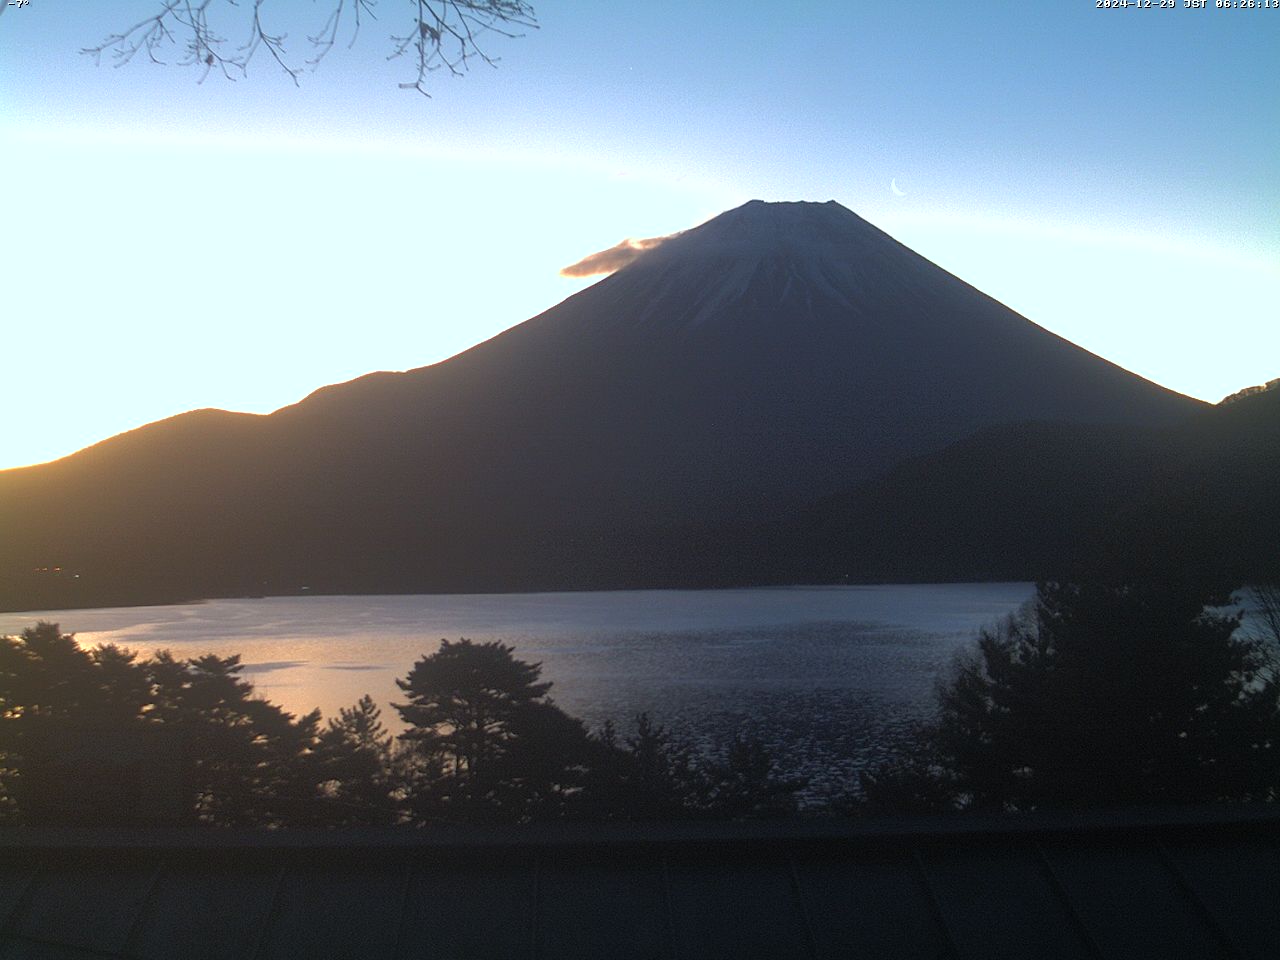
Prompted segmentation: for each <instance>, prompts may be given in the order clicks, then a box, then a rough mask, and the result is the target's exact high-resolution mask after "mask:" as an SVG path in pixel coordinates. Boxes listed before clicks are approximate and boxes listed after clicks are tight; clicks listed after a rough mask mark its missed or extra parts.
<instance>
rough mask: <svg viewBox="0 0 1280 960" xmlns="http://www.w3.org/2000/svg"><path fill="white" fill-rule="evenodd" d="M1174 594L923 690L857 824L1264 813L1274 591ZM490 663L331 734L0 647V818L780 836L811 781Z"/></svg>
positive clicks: (86, 665) (64, 656)
mask: <svg viewBox="0 0 1280 960" xmlns="http://www.w3.org/2000/svg"><path fill="white" fill-rule="evenodd" d="M1227 599H1228V597H1227V596H1226V595H1225V594H1223V593H1221V592H1215V591H1213V590H1209V589H1206V588H1204V587H1203V586H1202V585H1197V584H1192V583H1189V582H1185V581H1177V580H1172V581H1163V582H1154V581H1146V582H1137V583H1124V584H1110V585H1103V584H1080V583H1061V584H1042V585H1041V586H1040V587H1039V588H1038V592H1037V596H1036V599H1035V601H1034V602H1033V603H1032V604H1030V605H1028V606H1027V607H1026V608H1025V609H1024V610H1022V611H1021V612H1020V613H1018V614H1016V615H1014V616H1012V617H1009V618H1007V619H1006V620H1005V621H1003V622H1002V623H1001V624H999V625H997V626H995V627H993V628H990V629H987V630H984V631H983V632H982V634H981V635H980V637H979V638H978V640H977V643H976V645H975V646H974V648H973V649H972V650H971V651H969V652H968V653H967V655H966V656H964V657H963V658H962V659H960V660H959V661H958V662H957V664H956V666H955V669H954V671H953V675H952V676H951V677H950V678H949V680H947V681H946V682H944V683H942V684H940V686H939V688H938V695H937V714H936V717H935V719H934V721H933V722H932V723H931V724H930V725H928V727H927V728H925V729H924V730H922V731H921V732H920V735H919V737H918V738H917V740H916V741H915V742H914V743H912V744H909V745H906V746H904V747H903V748H902V749H901V750H900V751H899V753H898V756H897V759H895V760H893V761H892V762H890V763H887V764H884V765H882V766H880V767H879V768H877V769H875V770H873V771H870V772H867V773H865V774H864V775H863V776H862V778H861V783H860V784H859V788H858V789H857V790H851V798H850V800H849V801H848V802H847V804H844V805H843V806H844V807H847V808H848V809H849V810H851V811H852V812H854V813H856V814H863V815H865V814H867V813H875V812H894V813H902V812H943V811H957V810H988V811H1002V812H1016V811H1026V810H1043V809H1051V808H1081V807H1113V806H1122V805H1131V804H1141V805H1151V804H1189V803H1210V802H1273V801H1275V800H1277V799H1278V795H1280V661H1278V660H1277V645H1278V642H1280V592H1277V591H1276V590H1275V589H1274V588H1271V589H1264V590H1261V591H1258V592H1257V593H1256V606H1257V609H1258V618H1257V622H1258V624H1260V627H1259V628H1258V629H1255V630H1253V631H1246V630H1242V629H1240V626H1241V616H1240V614H1239V613H1231V612H1226V611H1224V610H1223V609H1221V608H1220V607H1215V605H1220V604H1222V603H1223V602H1225V601H1226V600H1227ZM540 672H541V671H540V667H539V665H538V664H533V663H527V662H525V661H522V660H519V659H517V658H516V657H515V655H514V651H513V650H512V648H510V647H508V646H506V645H504V644H501V643H473V642H472V641H469V640H465V639H464V640H459V641H457V642H450V641H447V640H445V641H442V642H441V644H440V647H439V648H438V649H437V650H436V651H435V652H434V653H431V654H429V655H426V656H423V657H422V658H421V659H419V660H418V662H417V663H415V664H414V665H413V668H412V669H411V670H410V672H409V673H408V675H407V676H406V677H405V678H404V679H402V680H400V681H398V683H399V686H400V689H401V691H402V692H403V694H404V702H403V703H396V704H394V707H395V709H396V710H397V711H398V713H399V715H400V718H401V720H402V721H403V723H404V732H403V733H400V734H399V735H398V736H393V735H392V733H391V732H390V731H389V730H388V729H387V728H386V726H385V725H384V724H383V722H382V717H381V712H380V710H379V708H378V707H377V705H376V704H374V702H373V701H372V700H371V699H370V698H369V697H367V696H366V697H364V698H362V699H361V700H360V701H359V702H358V703H356V704H354V705H353V706H351V707H349V708H346V709H343V710H341V711H340V712H339V714H338V716H337V717H334V718H332V719H330V720H329V721H328V722H327V723H324V722H323V721H322V718H321V716H320V714H319V712H318V711H314V712H312V713H309V714H307V715H305V716H302V717H295V716H293V715H291V714H289V713H287V712H285V711H284V710H282V709H281V708H280V707H278V706H276V705H274V704H272V703H270V702H268V701H267V700H264V699H261V698H258V697H256V696H255V695H254V692H253V687H252V685H251V684H249V683H248V682H247V681H245V680H244V679H242V678H241V676H240V673H241V664H240V662H239V658H237V657H228V658H220V657H216V656H211V655H210V656H204V657H197V658H193V659H189V660H178V659H176V658H174V657H173V656H171V655H170V654H168V653H159V654H157V655H155V656H152V657H149V658H145V659H140V658H139V657H137V656H136V655H135V654H133V653H131V652H129V651H126V650H122V649H120V648H118V647H114V646H99V647H96V648H93V649H83V648H81V647H80V646H78V645H77V644H76V643H75V641H74V639H73V638H72V637H70V636H67V635H63V634H62V633H61V632H60V631H59V630H58V628H57V626H56V625H53V624H48V623H41V624H38V625H37V626H35V627H32V628H30V629H27V630H24V631H23V632H22V634H21V635H20V636H18V637H4V638H0V819H3V820H6V821H9V822H12V823H23V824H85V825H95V824H152V823H171V824H209V825H220V826H268V827H280V826H393V825H405V824H431V823H522V822H529V821H538V820H566V819H570V820H572V819H577V820H591V821H605V820H623V821H648V820H672V819H687V818H719V819H731V818H740V819H749V818H769V817H786V816H793V815H795V814H796V813H797V812H798V804H797V796H798V793H799V791H800V790H801V789H803V787H804V782H803V781H801V780H798V779H793V778H788V777H785V776H783V775H781V774H780V772H779V769H778V766H777V764H776V763H775V760H774V758H773V757H772V756H770V754H769V753H768V751H766V750H765V748H764V747H763V746H762V745H761V744H760V743H759V742H758V741H755V740H735V741H734V742H733V743H731V744H727V745H726V748H725V749H724V751H723V753H722V755H721V756H720V757H718V758H708V757H706V756H704V755H701V754H699V753H697V752H695V751H693V750H692V749H691V748H690V747H689V746H688V745H687V743H688V740H687V738H683V737H681V736H679V735H678V733H675V732H672V731H670V730H668V729H666V728H664V727H662V726H660V725H658V724H656V723H654V722H653V721H652V720H651V719H650V718H649V717H648V716H646V715H641V716H640V717H639V718H637V721H636V723H635V726H634V730H633V731H632V732H631V733H630V734H626V735H624V734H621V733H619V731H618V730H617V729H616V728H615V727H614V725H613V724H611V723H607V724H605V726H604V727H603V729H601V730H598V731H595V732H591V731H588V730H587V728H586V727H585V726H584V725H583V723H582V722H581V721H580V720H578V719H576V718H574V717H572V716H570V715H569V714H567V713H565V712H564V711H563V710H562V709H561V708H560V707H559V706H557V705H556V703H555V702H554V701H553V700H552V699H551V698H550V697H549V695H548V694H549V691H550V688H551V684H550V683H548V682H546V681H543V680H541V679H540Z"/></svg>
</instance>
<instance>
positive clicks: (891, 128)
mask: <svg viewBox="0 0 1280 960" xmlns="http://www.w3.org/2000/svg"><path fill="white" fill-rule="evenodd" d="M214 2H215V3H219V2H222V0H214ZM329 2H330V0H318V2H314V3H313V2H303V0H268V2H267V3H266V4H265V5H264V11H265V12H266V14H267V15H268V16H273V15H274V16H276V17H277V18H278V20H277V21H276V22H278V23H279V24H280V28H281V29H283V30H286V31H287V32H288V33H289V40H288V43H289V47H290V49H291V50H292V52H293V55H294V58H295V59H296V60H299V61H301V60H303V59H305V58H306V57H307V56H309V51H308V49H307V44H306V41H305V39H304V37H305V35H306V34H307V33H308V32H314V31H315V30H316V29H317V28H318V27H319V26H320V25H321V24H322V23H323V20H324V16H325V7H326V4H327V3H329ZM1178 2H1179V7H1178V8H1177V9H1173V10H1163V9H1159V8H1158V7H1153V8H1149V9H1142V8H1136V7H1131V8H1129V9H1127V10H1125V9H1108V10H1103V9H1098V8H1097V7H1096V6H1095V3H1094V0H1040V2H1036V3H1027V2H1025V0H1022V2H1003V0H986V2H970V3H951V2H932V3H928V2H927V3H922V4H896V3H885V4H870V3H866V4H864V3H834V2H816V0H811V2H803V0H801V2H795V3H790V4H770V5H767V6H766V5H760V6H755V5H743V4H732V5H731V4H727V3H709V2H708V3H694V4H689V3H687V2H683V3H677V2H674V0H672V2H667V0H655V2H650V3H645V4H626V5H623V4H602V3H585V2H580V0H573V2H569V0H564V2H552V0H546V2H543V3H540V4H537V5H536V10H537V14H538V20H539V23H540V29H538V30H536V31H531V32H530V33H529V34H528V35H527V36H526V37H524V38H523V39H516V40H503V39H501V38H494V39H493V41H492V42H491V43H489V44H488V45H487V49H488V51H489V52H490V53H492V54H496V55H498V56H500V57H501V58H502V59H501V64H500V66H499V68H498V69H496V70H493V69H489V68H487V67H483V66H482V67H480V68H477V69H474V70H472V72H471V73H470V74H469V75H467V76H466V77H464V78H462V79H455V78H451V77H449V76H444V75H439V74H437V75H434V76H433V77H432V78H431V79H430V80H429V87H430V90H431V92H432V94H433V96H432V98H431V99H426V98H424V97H421V96H419V95H417V94H414V93H410V92H406V91H403V90H400V89H398V88H397V83H398V82H400V81H403V80H405V79H411V71H410V70H409V67H408V65H407V64H406V63H404V62H403V61H396V60H391V61H388V60H386V59H385V57H386V54H387V53H388V52H389V43H388V41H387V37H388V36H389V35H390V34H391V33H392V32H394V31H395V30H396V29H397V28H398V26H399V23H400V22H401V21H402V18H403V14H404V12H405V9H406V5H405V3H404V2H403V0H380V2H379V3H378V4H377V7H376V12H377V14H378V17H379V19H378V20H377V21H376V22H373V23H366V24H365V27H364V30H363V32H362V34H361V36H360V37H359V39H358V41H357V43H356V45H355V47H354V48H353V49H351V50H346V49H343V48H335V50H334V51H333V52H332V53H331V54H330V56H329V58H328V59H327V60H326V61H325V62H324V63H322V64H321V65H320V67H319V68H318V69H317V70H316V71H315V72H307V73H306V74H304V76H303V77H302V78H301V84H300V86H299V87H295V86H294V85H293V84H292V83H291V82H290V81H289V80H288V78H287V77H285V76H284V75H283V74H282V73H281V72H280V71H279V70H278V69H276V68H274V66H273V65H272V64H271V63H269V62H268V61H267V60H265V59H263V60H259V61H257V62H255V63H254V64H253V65H252V66H251V68H250V72H249V76H248V77H247V78H246V79H243V80H239V81H237V82H235V83H229V82H226V81H224V80H221V79H220V78H218V77H216V76H213V77H210V78H209V79H208V80H207V81H206V82H204V83H203V84H197V83H196V82H195V81H196V78H197V77H196V74H194V73H192V72H191V71H190V70H186V69H182V68H178V67H174V66H169V67H162V66H155V65H153V64H150V63H148V62H146V61H145V60H144V59H142V58H139V59H138V60H136V61H135V62H134V63H132V64H130V65H128V66H125V67H122V68H119V69H115V68H113V67H111V66H110V65H109V61H108V60H104V62H103V64H102V65H101V66H95V65H94V62H93V60H92V59H91V58H88V57H85V56H82V55H80V53H79V51H80V49H81V48H82V47H85V46H89V45H92V44H95V43H97V42H100V41H101V39H102V38H103V37H104V36H106V35H107V34H109V33H112V32H115V31H118V30H120V29H121V28H123V27H126V26H129V25H131V24H132V23H134V22H135V21H137V20H140V19H143V18H144V17H146V16H148V15H149V14H151V13H152V12H154V11H155V10H156V9H157V8H158V6H159V2H158V0H117V2H113V3H110V4H105V3H95V2H88V0H29V3H28V4H27V5H26V6H23V7H12V6H9V7H5V8H2V9H3V15H2V16H0V157H2V158H3V171H4V175H5V182H4V186H3V194H2V196H3V201H2V202H0V224H3V228H4V237H5V239H6V249H5V252H4V255H5V256H4V267H3V270H2V273H0V277H2V280H0V334H2V337H0V357H3V360H4V365H5V369H6V371H7V373H8V377H9V381H10V389H9V390H7V391H5V392H4V394H3V396H2V397H0V405H3V407H2V409H0V467H9V466H18V465H23V464H28V463H36V462H41V461H45V460H50V459H54V458H57V457H61V456H64V455H66V454H68V453H71V452H73V451H74V450H76V449H79V448H81V447H83V446H86V445H88V444H91V443H94V442H96V441H98V440H101V439H104V438H106V437H108V436H110V435H112V434H115V433H119V432H121V431H124V430H128V429H131V428H133V427H136V426H139V425H141V424H143V423H146V422H149V421H153V420H157V419H160V418H163V417H166V416H170V415H173V414H177V413H180V412H183V411H185V410H190V409H194V408H199V407H222V408H226V409H232V410H245V411H252V412H268V411H270V410H273V409H276V408H278V407H280V406H283V405H286V404H289V403H293V402H295V401H297V400H299V399H301V398H302V397H304V396H305V395H306V394H308V393H309V392H311V391H312V390H314V389H316V388H318V387H320V386H323V385H325V384H328V383H334V382H338V381H342V380H347V379H351V378H353V377H356V376H359V375H361V374H363V373H366V372H369V371H372V370H379V369H382V370H403V369H408V368H412V367H417V366H422V365H425V364H428V363H433V362H435V361H438V360H442V359H444V358H446V357H448V356H451V355H453V354H455V353H457V352H458V351H460V350H462V349H465V348H466V347H468V346H471V345H472V344H474V343H477V342H479V341H481V340H484V339H486V338H488V337H490V336H492V335H494V334H496V333H498V332H499V331H501V330H503V329H505V328H507V327H509V326H511V325H513V324H515V323H518V322H520V321H522V320H524V319H527V318H528V317H530V316H533V315H535V314H537V313H539V312H540V311H542V310H544V309H546V308H547V307H550V306H552V305H553V304H555V303H557V302H558V301H560V300H562V299H563V298H564V297H566V296H568V295H569V294H571V293H573V292H575V291H577V290H580V289H582V288H583V287H585V286H586V285H588V284H589V283H591V282H594V280H593V279H569V278H565V277H562V276H560V275H559V270H560V269H561V268H562V267H564V266H566V265H568V264H570V263H573V262H575V261H577V260H579V259H581V258H582V257H584V256H586V255H587V254H590V253H592V252H595V251H598V250H602V249H604V248H607V247H611V246H613V245H614V244H616V243H618V242H619V241H620V240H622V239H623V238H625V237H634V238H641V237H652V236H661V235H664V234H668V233H671V232H674V231H677V230H680V229H684V228H687V227H690V226H693V225H695V224H697V223H700V222H702V221H704V220H706V219H708V218H710V217H711V216H714V215H715V214H717V213H719V212H721V211H722V210H725V209H728V208H730V207H733V206H737V205H738V204H740V203H743V202H745V201H747V200H749V199H752V198H761V199H766V200H792V199H807V200H828V199H835V200H837V201H839V202H840V203H842V204H844V205H845V206H847V207H849V208H850V209H852V210H854V211H855V212H857V213H858V214H860V215H861V216H863V217H865V218H866V219H868V220H870V221H871V222H873V223H875V224H876V225H878V226H880V227H881V228H883V229H885V230H887V231H888V232H889V233H890V234H892V235H894V236H895V237H897V238H898V239H899V240H901V241H902V242H904V243H906V244H907V245H908V246H910V247H912V248H914V249H916V250H917V251H919V252H920V253H922V254H924V255H925V256H927V257H929V258H930V259H932V260H933V261H934V262H936V263H938V264H939V265H941V266H943V267H945V268H946V269H948V270H950V271H951V272H953V273H955V274H957V275H959V276H960V277H962V278H964V279H965V280H967V281H969V282H970V283H973V284H974V285H976V286H978V287H979V288H980V289H982V290H984V291H985V292H987V293H989V294H990V295H992V296H993V297H995V298H996V299H998V300H1001V301H1003V302H1005V303H1007V304H1009V305H1010V306H1012V307H1013V308H1014V309H1016V310H1018V311H1019V312H1021V313H1023V314H1024V315H1025V316H1027V317H1029V318H1030V319H1032V320H1034V321H1036V322H1037V323H1039V324H1041V325H1043V326H1045V327H1047V328H1049V329H1050V330H1053V331H1054V332H1056V333H1058V334H1060V335H1062V336H1064V337H1066V338H1068V339H1070V340H1072V341H1074V342H1076V343H1078V344H1080V345H1081V346H1083V347H1085V348H1087V349H1089V350H1092V351H1093V352H1095V353H1098V354H1100V355H1102V356H1104V357H1106V358H1108V359H1110V360H1113V361H1115V362H1117V363H1119V364H1121V365H1122V366H1124V367H1127V368H1128V369H1130V370H1133V371H1135V372H1137V373H1139V374H1141V375H1143V376H1145V377H1148V378H1150V379H1152V380H1155V381H1157V382H1160V383H1162V384H1165V385H1166V386H1169V387H1171V388H1173V389H1175V390H1179V391H1181V392H1184V393H1188V394H1191V395H1193V396H1197V397H1201V398H1203V399H1206V400H1211V401H1216V400H1218V399H1220V398H1221V397H1222V396H1223V395H1225V394H1227V393H1230V392H1233V391H1235V390H1237V389H1239V388H1241V387H1244V386H1247V385H1251V384H1256V383H1260V382H1263V381H1265V380H1269V379H1272V378H1274V377H1280V122H1277V120H1278V118H1280V83H1278V82H1277V77H1278V76H1280V69H1277V68H1280V9H1229V10H1219V9H1215V8H1214V3H1215V0H1209V4H1208V8H1207V9H1202V10H1192V9H1186V8H1185V7H1183V6H1182V5H1181V4H1182V3H1183V0H1178ZM1157 3H1158V0H1157ZM229 9H230V8H229ZM242 9H244V8H243V7H242ZM232 13H234V10H232ZM894 183H896V186H897V187H898V188H899V191H900V192H901V194H902V195H899V194H898V193H896V192H894V191H893V190H892V189H891V184H894Z"/></svg>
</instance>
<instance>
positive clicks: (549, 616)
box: [0, 583, 1034, 796]
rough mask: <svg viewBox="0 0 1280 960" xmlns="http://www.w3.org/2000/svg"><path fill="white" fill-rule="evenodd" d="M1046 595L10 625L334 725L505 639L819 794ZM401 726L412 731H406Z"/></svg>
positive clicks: (16, 621)
mask: <svg viewBox="0 0 1280 960" xmlns="http://www.w3.org/2000/svg"><path fill="white" fill-rule="evenodd" d="M1033 592H1034V588H1033V585H1032V584H1029V583H995V584H989V583H986V584H945V585H925V586H921V585H909V586H872V587H853V586H849V587H782V588H771V589H750V590H690V591H674V590H660V591H620V592H602V593H538V594H468V595H434V596H395V597H278V598H277V597H273V598H266V599H262V600H212V601H208V602H205V603H196V604H186V605H181V606H166V607H127V608H117V609H105V610H61V611H57V612H54V613H38V612H36V613H21V614H13V613H7V614H0V634H13V633H16V632H18V631H19V630H21V629H22V628H23V627H26V626H30V625H31V624H32V623H34V622H35V621H36V620H40V619H45V620H52V621H54V622H57V623H59V624H60V625H61V627H62V629H63V630H64V631H65V632H74V633H75V634H76V636H77V639H78V640H79V641H80V642H81V643H82V644H87V645H92V644H97V643H115V644H119V645H122V646H127V647H130V648H132V649H135V650H138V651H141V652H143V653H150V652H153V651H156V650H162V649H168V650H171V651H172V652H173V653H174V655H176V656H180V657H187V656H196V655H199V654H202V653H206V652H213V653H217V654H220V655H223V656H226V655H230V654H233V653H236V654H240V655H241V656H242V658H243V660H244V663H245V676H246V678H247V679H249V680H252V681H253V683H254V684H255V686H256V688H257V690H258V692H259V693H260V694H262V695H263V696H265V697H267V698H268V699H271V700H273V701H275V702H276V703H279V704H282V705H283V706H285V707H286V708H287V709H289V710H292V711H295V712H305V711H307V710H310V709H312V708H314V707H319V708H320V709H321V710H322V711H323V712H324V713H325V715H326V716H329V715H334V714H336V713H337V710H338V708H339V707H342V706H347V705H349V704H351V703H353V702H355V701H356V700H357V699H359V697H360V696H361V695H363V694H365V693H368V694H371V695H372V696H373V698H374V699H375V700H377V701H378V703H379V704H380V705H381V706H382V707H383V709H384V711H385V712H386V714H388V716H387V719H388V721H392V720H394V718H395V711H394V710H392V709H391V708H390V706H389V705H390V704H391V703H392V702H395V701H399V700H400V695H399V691H398V690H397V689H396V686H395V678H396V677H403V676H404V675H405V674H406V673H407V672H408V670H409V668H410V667H411V666H412V665H413V663H414V661H415V660H417V659H418V658H419V657H421V656H422V655H424V654H426V653H430V652H432V651H433V650H435V649H436V647H437V646H438V644H439V641H440V640H441V638H448V639H451V640H452V639H457V638H459V637H470V638H472V639H473V640H477V641H481V640H502V641H503V642H505V643H508V644H510V645H512V646H514V647H515V650H516V655H517V656H518V657H520V658H522V659H525V660H534V661H540V662H541V663H542V667H543V679H545V680H551V681H553V682H554V686H553V687H552V690H551V694H552V696H553V697H554V698H555V699H556V700H557V702H558V703H559V704H560V705H561V706H562V707H564V708H565V709H566V710H568V711H569V712H570V713H572V714H574V715H576V716H579V717H581V718H583V719H584V720H585V721H587V723H588V724H589V725H591V726H593V727H594V726H597V725H599V724H600V723H602V722H603V721H604V720H605V719H607V718H613V719H614V720H615V721H616V722H617V723H618V725H619V726H620V727H621V728H622V729H624V730H625V729H627V728H628V727H629V726H630V723H631V720H632V718H634V716H635V715H636V714H637V713H639V712H640V711H642V710H647V711H649V713H650V714H652V715H653V716H654V717H656V718H657V719H659V720H661V721H662V722H664V723H667V724H670V725H672V726H673V727H676V728H678V729H679V730H680V731H681V732H683V733H686V734H687V735H688V736H689V737H691V738H692V739H694V740H696V741H697V743H698V745H699V747H701V748H702V749H706V750H712V751H714V750H716V749H717V747H718V746H719V745H722V744H724V743H725V742H727V741H728V740H729V739H730V738H732V736H733V735H734V734H735V733H746V734H752V735H757V736H760V737H761V738H762V739H764V740H765V742H766V743H769V744H770V745H771V746H773V747H774V749H775V750H776V751H777V753H778V755H779V756H781V757H785V758H786V760H787V764H788V766H789V767H790V768H791V769H794V770H796V771H799V772H801V773H803V774H804V775H806V776H808V777H810V778H811V780H812V781H813V786H812V791H811V794H812V795H813V796H818V795H821V794H824V793H827V792H830V791H832V790H834V789H836V788H837V786H838V785H839V784H840V783H843V782H847V781H848V780H849V779H850V778H851V776H852V775H853V773H854V772H855V771H856V770H857V769H858V768H859V767H861V766H863V765H864V764H866V763H867V762H869V761H874V760H875V759H876V758H877V757H878V756H881V755H883V753H884V751H885V749H886V748H887V746H888V745H890V744H891V743H892V742H893V740H894V739H895V737H896V736H897V735H898V734H900V733H901V732H902V731H903V730H905V729H907V728H908V727H909V726H910V725H911V724H912V723H914V722H915V721H917V720H918V719H920V718H921V717H923V716H924V715H926V713H927V712H928V710H929V708H930V706H931V703H932V692H933V687H934V684H935V683H936V681H937V679H938V678H939V677H940V676H942V675H944V674H945V672H946V671H947V670H948V668H949V667H950V664H951V662H952V661H953V659H954V657H955V654H956V652H957V651H958V650H959V649H961V648H963V647H966V646H967V645H968V643H969V641H970V640H971V639H972V638H973V636H974V635H975V634H976V632H977V631H978V629H979V628H981V627H982V626H983V625H985V624H988V623H991V622H993V621H995V620H997V619H999V618H1000V617H1001V616H1003V615H1005V614H1007V613H1010V612H1012V611H1013V610H1015V609H1016V608H1017V607H1018V606H1019V605H1020V604H1022V603H1023V602H1024V601H1026V600H1029V599H1030V598H1031V596H1032V594H1033ZM392 725H394V724H392Z"/></svg>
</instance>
